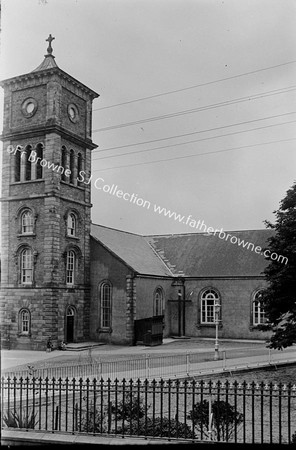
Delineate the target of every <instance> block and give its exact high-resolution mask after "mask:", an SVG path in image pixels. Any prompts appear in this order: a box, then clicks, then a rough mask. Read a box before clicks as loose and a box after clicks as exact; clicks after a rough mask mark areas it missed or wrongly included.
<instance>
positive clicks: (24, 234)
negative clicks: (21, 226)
mask: <svg viewBox="0 0 296 450" xmlns="http://www.w3.org/2000/svg"><path fill="white" fill-rule="evenodd" d="M17 237H18V238H21V237H26V238H27V237H33V238H35V237H36V233H19V234H18V235H17Z"/></svg>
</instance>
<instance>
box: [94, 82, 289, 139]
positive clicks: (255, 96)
mask: <svg viewBox="0 0 296 450" xmlns="http://www.w3.org/2000/svg"><path fill="white" fill-rule="evenodd" d="M295 89H296V86H295V85H293V86H288V87H286V88H281V89H275V90H272V91H266V92H261V93H258V94H253V95H248V96H245V97H240V98H236V99H232V100H226V101H224V102H220V103H214V104H211V105H206V106H201V107H199V108H193V109H187V110H183V111H177V112H174V113H171V114H164V115H161V116H154V117H148V118H146V119H141V120H136V121H133V122H126V123H122V124H117V125H111V126H109V127H104V128H97V129H95V130H93V133H98V132H100V131H109V130H114V129H118V128H124V127H129V126H132V125H139V124H142V123H147V122H154V121H157V120H163V119H171V118H173V117H177V116H182V115H185V114H193V113H197V112H200V111H206V110H209V109H215V108H221V107H222V106H229V105H233V104H236V103H242V102H246V101H250V100H257V99H260V98H265V97H269V96H271V95H279V94H285V93H287V92H291V91H294V90H295Z"/></svg>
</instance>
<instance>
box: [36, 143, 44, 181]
mask: <svg viewBox="0 0 296 450" xmlns="http://www.w3.org/2000/svg"><path fill="white" fill-rule="evenodd" d="M36 153H37V157H36V161H38V162H37V163H36V179H37V180H40V179H41V178H43V167H42V166H41V164H40V162H41V160H42V159H43V145H42V144H38V145H37V147H36ZM38 158H40V159H38Z"/></svg>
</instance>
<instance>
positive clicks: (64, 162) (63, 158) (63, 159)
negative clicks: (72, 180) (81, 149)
mask: <svg viewBox="0 0 296 450" xmlns="http://www.w3.org/2000/svg"><path fill="white" fill-rule="evenodd" d="M61 166H62V168H63V169H64V170H63V173H62V181H67V177H66V175H65V171H66V169H67V150H66V147H65V146H64V145H63V147H62V154H61Z"/></svg>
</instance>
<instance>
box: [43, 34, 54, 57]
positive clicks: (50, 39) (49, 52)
mask: <svg viewBox="0 0 296 450" xmlns="http://www.w3.org/2000/svg"><path fill="white" fill-rule="evenodd" d="M54 39H55V38H54V37H53V36H52V35H51V34H50V35H49V36H48V38H47V39H45V41H46V42H48V47H47V54H48V55H51V54H52V46H51V43H52V41H53V40H54Z"/></svg>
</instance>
